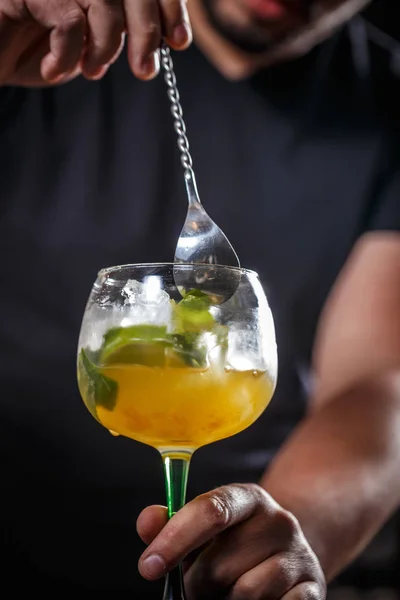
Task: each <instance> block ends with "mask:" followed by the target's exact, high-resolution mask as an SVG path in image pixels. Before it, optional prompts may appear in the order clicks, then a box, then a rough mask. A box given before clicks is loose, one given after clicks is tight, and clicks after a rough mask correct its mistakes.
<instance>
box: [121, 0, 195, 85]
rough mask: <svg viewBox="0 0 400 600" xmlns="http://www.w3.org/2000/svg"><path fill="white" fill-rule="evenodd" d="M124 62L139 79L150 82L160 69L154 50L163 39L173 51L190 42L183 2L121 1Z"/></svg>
mask: <svg viewBox="0 0 400 600" xmlns="http://www.w3.org/2000/svg"><path fill="white" fill-rule="evenodd" d="M124 6H125V20H126V29H127V33H128V60H129V64H130V67H131V69H132V71H133V73H134V74H135V75H136V76H137V77H138V78H139V79H144V80H146V79H152V78H153V77H155V75H157V73H158V71H159V69H160V60H159V55H158V49H159V47H160V44H161V40H162V39H163V37H165V39H166V40H167V42H168V43H170V44H171V45H172V46H173V47H174V48H175V49H177V50H181V49H183V48H186V47H187V46H188V45H189V44H190V42H191V39H192V33H191V28H190V24H189V18H188V14H187V9H186V2H185V0H159V2H157V0H145V1H141V2H138V1H137V0H136V1H135V0H125V3H124Z"/></svg>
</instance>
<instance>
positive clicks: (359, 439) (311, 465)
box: [138, 196, 400, 600]
mask: <svg viewBox="0 0 400 600" xmlns="http://www.w3.org/2000/svg"><path fill="white" fill-rule="evenodd" d="M395 199H396V203H397V196H395ZM395 206H397V204H395ZM314 370H315V373H316V385H315V393H314V396H313V398H312V399H311V402H310V410H309V414H308V416H307V417H306V418H305V419H304V422H303V423H302V424H301V425H300V426H299V427H297V428H296V430H295V432H294V434H293V436H292V437H291V439H289V441H288V442H287V444H286V445H285V446H284V447H283V448H282V450H281V451H280V452H279V453H278V455H277V458H276V460H275V461H274V463H273V464H272V465H271V467H270V468H269V469H268V471H267V472H266V473H265V475H264V477H263V479H262V481H261V486H256V485H254V484H247V485H245V484H232V485H228V486H223V487H221V488H218V489H216V490H212V491H210V492H208V493H207V494H203V495H201V496H199V497H197V498H195V499H194V500H192V501H191V502H189V503H188V504H187V505H186V506H185V507H184V508H182V509H181V510H180V511H179V512H178V513H177V514H176V515H175V516H174V517H172V519H171V520H170V521H169V522H168V523H166V513H165V509H163V508H162V507H154V506H153V507H148V508H147V509H145V510H144V511H143V512H142V513H141V515H140V516H139V519H138V532H139V534H140V536H141V537H142V539H143V540H144V541H145V543H146V544H149V547H148V548H147V549H146V550H145V552H144V553H143V555H142V557H141V559H140V561H139V569H140V572H141V573H142V575H143V576H144V577H146V578H147V579H157V578H158V577H161V576H162V575H163V574H164V573H165V572H166V571H169V570H170V569H171V568H173V567H174V566H175V565H176V564H177V563H178V562H179V561H181V560H183V559H184V558H185V557H187V556H188V555H189V557H190V560H189V563H188V569H187V572H186V575H185V582H186V586H187V590H188V593H189V594H190V597H191V598H194V599H196V600H202V599H203V598H214V597H222V595H223V596H224V597H227V598H229V600H271V599H273V600H306V599H307V600H311V599H312V600H325V597H326V579H331V578H332V577H333V576H334V575H335V574H336V573H338V572H339V571H340V570H341V569H342V568H344V567H345V566H346V565H347V564H348V563H349V562H350V561H351V560H352V559H353V558H354V557H355V556H356V555H357V554H358V553H359V552H360V551H361V549H362V548H363V547H364V546H365V544H366V543H367V542H368V541H369V539H370V538H371V537H372V536H373V535H374V533H375V532H376V531H377V530H378V529H379V527H380V526H381V525H382V524H383V522H384V521H385V519H386V518H387V517H388V516H389V515H390V513H391V512H392V511H393V510H394V509H395V507H396V506H397V505H398V504H399V502H400V235H399V234H394V233H386V234H383V233H382V234H377V233H375V234H368V235H367V236H365V237H364V239H363V240H362V241H361V242H360V243H359V244H358V245H357V247H356V249H355V251H354V252H353V255H352V256H351V258H350V260H349V261H348V263H347V266H346V267H345V269H344V270H343V273H342V274H341V276H340V278H339V280H338V282H337V285H336V286H335V289H334V290H333V292H332V294H331V297H330V299H329V301H328V303H327V305H326V308H325V310H324V314H323V315H322V317H321V320H320V326H319V332H318V335H317V342H316V345H315V357H314ZM193 552H194V553H193ZM191 553H193V554H191ZM321 567H322V569H321Z"/></svg>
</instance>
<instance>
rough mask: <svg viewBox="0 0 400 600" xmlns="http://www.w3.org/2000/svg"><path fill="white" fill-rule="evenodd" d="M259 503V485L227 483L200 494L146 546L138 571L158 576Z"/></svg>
mask: <svg viewBox="0 0 400 600" xmlns="http://www.w3.org/2000/svg"><path fill="white" fill-rule="evenodd" d="M258 503H259V488H258V486H252V485H247V486H245V485H230V486H226V487H222V488H219V489H218V490H215V491H213V492H209V493H207V494H203V495H202V496H199V497H198V498H196V499H195V500H193V501H192V502H190V503H189V504H186V506H184V507H183V508H182V509H181V510H180V511H179V512H178V513H177V514H176V515H175V516H174V517H173V518H172V519H171V520H170V521H169V522H168V523H167V524H166V526H165V527H164V529H163V530H162V531H161V533H160V534H159V535H158V536H157V537H156V538H155V539H154V541H153V542H152V543H151V544H150V546H149V547H148V548H147V550H145V552H144V553H143V555H142V556H141V558H140V561H139V571H140V573H141V575H142V576H143V577H145V578H146V579H158V578H159V577H162V575H163V574H164V573H165V572H166V571H169V570H171V569H172V568H173V567H174V566H176V565H177V564H178V563H179V562H181V561H182V560H183V559H184V558H185V556H187V555H188V554H189V553H190V552H192V551H193V550H195V549H196V548H198V547H199V546H201V545H203V544H205V543H207V542H208V541H209V540H211V539H213V538H214V537H215V536H216V535H218V534H219V533H221V532H222V531H224V530H225V529H227V528H228V527H231V526H234V525H236V524H237V523H240V522H242V521H245V520H247V519H249V518H250V517H251V516H252V515H253V514H254V512H255V511H256V509H257V506H258Z"/></svg>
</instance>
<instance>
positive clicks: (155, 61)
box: [140, 52, 160, 78]
mask: <svg viewBox="0 0 400 600" xmlns="http://www.w3.org/2000/svg"><path fill="white" fill-rule="evenodd" d="M159 68H160V58H159V56H158V52H153V53H152V54H150V56H148V57H147V58H146V59H145V60H144V61H143V62H142V64H141V65H140V70H141V72H142V75H143V76H144V77H148V78H151V77H154V75H156V74H157V73H158V71H159Z"/></svg>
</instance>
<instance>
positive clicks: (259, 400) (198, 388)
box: [78, 264, 277, 600]
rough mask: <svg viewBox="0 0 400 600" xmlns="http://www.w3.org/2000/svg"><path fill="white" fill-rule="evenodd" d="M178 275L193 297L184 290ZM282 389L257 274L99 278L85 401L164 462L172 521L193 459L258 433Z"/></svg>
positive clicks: (135, 272)
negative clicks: (202, 450) (250, 431)
mask: <svg viewBox="0 0 400 600" xmlns="http://www.w3.org/2000/svg"><path fill="white" fill-rule="evenodd" d="M181 269H182V270H183V269H186V270H190V272H191V274H192V275H193V277H192V278H191V279H193V281H195V282H197V283H196V287H194V288H193V289H190V290H185V291H183V290H181V289H178V288H177V286H176V284H175V281H176V280H177V279H178V278H177V277H176V275H177V270H181ZM210 280H212V286H211V287H210V286H209V285H206V283H209V282H210ZM232 281H235V286H234V288H232ZM208 289H212V290H213V293H212V294H210V293H208V292H207V291H204V290H208ZM229 291H231V292H232V293H228V292H229ZM221 299H224V300H225V301H223V302H221ZM276 380H277V351H276V342H275V332H274V324H273V319H272V315H271V311H270V308H269V305H268V302H267V299H266V296H265V294H264V291H263V289H262V286H261V284H260V282H259V279H258V276H257V274H256V273H254V272H252V271H248V270H244V269H234V268H232V267H224V266H215V265H212V266H210V265H201V264H196V265H177V264H174V265H173V264H138V265H123V266H118V267H111V268H109V269H104V270H103V271H101V272H100V273H99V275H98V277H97V280H96V282H95V284H94V286H93V289H92V292H91V294H90V297H89V300H88V303H87V307H86V311H85V314H84V317H83V322H82V327H81V333H80V338H79V347H78V383H79V389H80V393H81V395H82V398H83V400H84V402H85V404H86V406H87V408H88V409H89V411H90V412H91V414H92V415H93V416H94V417H95V418H96V419H97V420H98V421H99V422H100V423H101V424H102V425H103V426H104V427H106V428H107V429H108V430H109V431H110V432H111V433H112V434H114V435H122V436H125V437H128V438H132V439H134V440H137V441H139V442H143V443H145V444H148V445H150V446H152V447H154V448H155V449H156V450H158V451H159V452H160V454H161V456H162V459H163V463H164V471H165V478H166V488H167V499H168V513H169V516H170V517H171V516H172V515H173V514H174V513H175V512H176V511H177V510H179V509H180V508H181V507H182V505H183V503H184V501H185V491H186V482H187V475H188V468H189V463H190V458H191V456H192V454H193V452H194V451H195V450H196V449H197V448H199V447H201V446H204V445H206V444H210V443H212V442H215V441H217V440H221V439H223V438H226V437H229V436H232V435H235V434H237V433H239V432H240V431H243V430H244V429H246V428H247V427H249V426H250V425H251V424H252V423H254V421H255V420H256V419H257V418H258V417H259V416H260V415H261V414H262V412H263V411H264V410H265V408H266V407H267V405H268V403H269V402H270V400H271V398H272V395H273V392H274V389H275V385H276ZM181 586H182V581H181V575H180V574H179V573H178V574H177V573H175V574H173V575H171V577H169V578H167V585H166V589H165V594H164V598H166V599H167V598H168V599H171V600H172V599H177V598H182V597H184V592H183V587H181Z"/></svg>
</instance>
